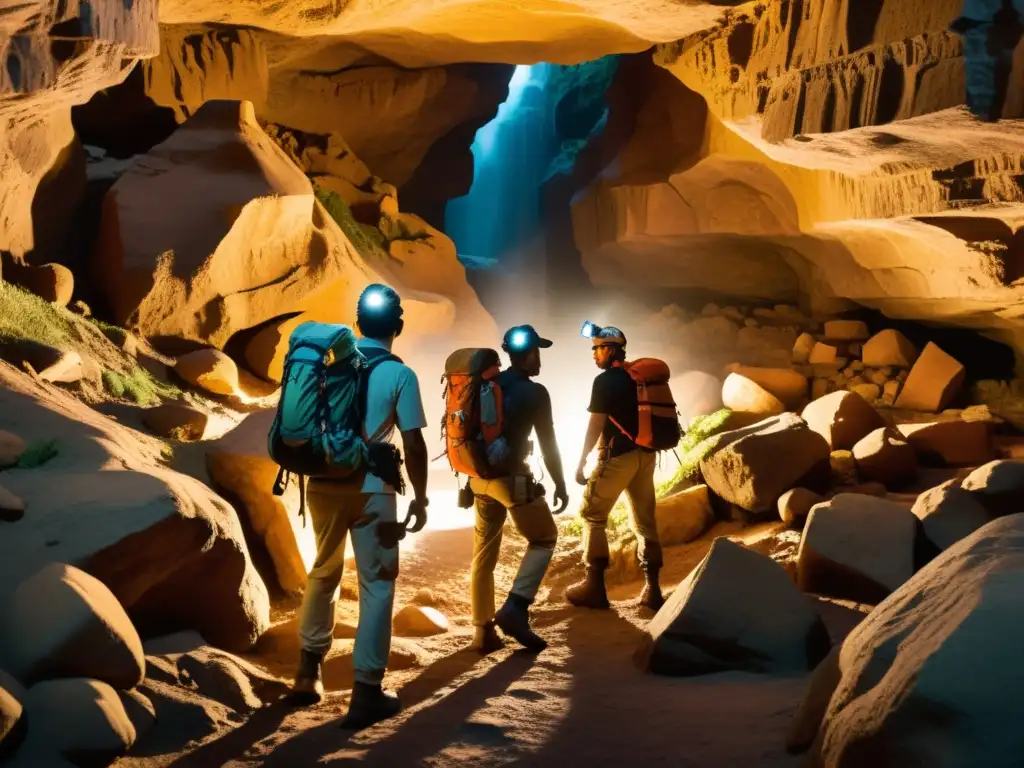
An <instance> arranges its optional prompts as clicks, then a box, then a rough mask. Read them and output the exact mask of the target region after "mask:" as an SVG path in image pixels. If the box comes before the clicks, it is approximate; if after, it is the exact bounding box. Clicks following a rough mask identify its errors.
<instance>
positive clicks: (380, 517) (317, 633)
mask: <svg viewBox="0 0 1024 768" xmlns="http://www.w3.org/2000/svg"><path fill="white" fill-rule="evenodd" d="M306 504H307V506H308V513H309V516H310V519H311V521H312V523H313V533H314V535H315V536H316V561H315V562H314V563H313V569H312V570H311V571H310V572H309V582H308V583H307V585H306V592H305V594H304V595H303V597H302V610H301V612H300V614H299V637H300V639H301V640H302V648H303V649H304V650H307V651H312V652H313V653H317V654H324V653H326V652H327V651H328V650H330V648H331V644H332V643H333V641H334V619H335V608H336V606H337V603H338V588H339V587H340V586H341V575H342V572H343V571H344V569H345V540H346V539H347V538H348V534H349V533H350V532H351V534H352V549H353V551H354V552H355V558H356V571H357V573H358V575H359V625H358V627H357V628H356V642H355V648H354V649H353V657H352V667H353V669H354V671H355V679H356V680H358V681H359V682H361V683H370V684H377V683H380V682H381V680H383V679H384V669H385V667H386V666H387V663H388V654H389V652H390V650H391V612H392V610H393V608H394V604H395V579H396V578H397V576H398V547H397V546H394V547H390V548H386V547H383V546H381V543H380V541H379V539H378V535H377V534H378V527H379V525H380V523H388V522H390V523H393V522H395V521H396V520H397V517H398V504H397V501H396V499H395V496H394V494H388V493H362V491H361V486H360V485H356V484H349V483H331V482H317V481H315V480H314V481H312V482H310V484H309V487H308V489H307V494H306Z"/></svg>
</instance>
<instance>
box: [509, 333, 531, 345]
mask: <svg viewBox="0 0 1024 768" xmlns="http://www.w3.org/2000/svg"><path fill="white" fill-rule="evenodd" d="M529 341H530V335H529V334H528V333H527V332H526V331H516V332H515V333H513V334H512V338H511V339H509V346H511V347H513V348H514V349H522V348H523V347H525V346H526V345H527V344H528V343H529Z"/></svg>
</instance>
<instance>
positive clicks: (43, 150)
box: [0, 0, 159, 261]
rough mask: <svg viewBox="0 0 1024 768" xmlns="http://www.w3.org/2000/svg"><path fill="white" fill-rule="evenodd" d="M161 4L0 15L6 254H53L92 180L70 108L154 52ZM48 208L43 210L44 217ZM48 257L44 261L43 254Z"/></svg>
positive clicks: (44, 5) (63, 6) (30, 9)
mask: <svg viewBox="0 0 1024 768" xmlns="http://www.w3.org/2000/svg"><path fill="white" fill-rule="evenodd" d="M158 46H159V39H158V26H157V3H156V2H155V0H136V2H131V3H116V2H99V3H89V4H81V3H57V2H51V1H50V0H42V2H35V3H26V4H20V5H14V6H11V7H10V8H9V9H8V12H7V13H5V14H4V16H3V18H2V20H0V53H2V54H3V58H4V61H5V62H6V64H5V66H4V68H3V72H2V73H0V94H2V95H3V97H4V98H3V99H2V106H0V115H2V117H3V126H4V127H3V128H2V129H0V169H2V179H3V180H2V183H0V217H2V219H3V222H4V226H3V232H2V234H0V250H2V251H8V252H10V253H12V254H13V255H14V256H15V257H16V258H20V257H23V256H25V255H26V254H27V253H30V252H34V253H33V256H34V257H38V256H40V255H42V256H44V257H45V256H46V255H48V254H46V251H47V250H49V249H50V248H51V247H52V246H54V245H55V243H54V241H53V236H54V235H57V236H59V237H63V235H64V229H65V228H66V227H67V225H68V224H69V223H70V219H71V213H72V212H73V209H74V206H75V204H76V202H77V200H78V198H79V196H80V195H81V193H82V190H83V187H84V185H85V169H84V160H83V158H82V155H81V150H80V147H78V145H77V141H76V140H75V134H74V130H73V128H72V125H71V107H72V105H74V104H83V103H85V102H86V101H88V100H89V98H90V97H91V96H92V95H93V93H95V92H96V91H98V90H100V89H102V88H106V87H109V86H112V85H116V84H117V83H120V82H121V81H122V80H123V79H124V77H125V76H126V75H127V74H128V72H129V71H130V70H131V68H132V67H133V66H135V64H136V62H137V61H138V60H139V59H142V58H146V57H148V56H152V55H154V54H156V53H157V50H158ZM44 212H45V215H44ZM42 260H44V261H45V260H46V259H45V258H43V259H42Z"/></svg>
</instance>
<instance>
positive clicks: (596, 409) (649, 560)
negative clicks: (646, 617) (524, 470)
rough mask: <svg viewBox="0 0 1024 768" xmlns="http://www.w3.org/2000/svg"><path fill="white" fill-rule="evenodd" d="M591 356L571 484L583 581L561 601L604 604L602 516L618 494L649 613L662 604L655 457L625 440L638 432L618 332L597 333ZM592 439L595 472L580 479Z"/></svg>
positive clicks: (605, 543)
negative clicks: (579, 496) (585, 413)
mask: <svg viewBox="0 0 1024 768" xmlns="http://www.w3.org/2000/svg"><path fill="white" fill-rule="evenodd" d="M593 352H594V363H595V364H596V365H597V367H598V368H600V369H601V371H602V372H601V373H600V374H598V376H597V378H595V379H594V386H593V389H592V391H591V395H590V406H589V408H588V410H589V411H590V424H589V425H588V426H587V435H586V437H585V438H584V441H583V452H582V454H581V455H580V463H579V465H578V466H577V469H576V482H578V483H579V484H580V485H585V486H586V487H587V488H586V491H585V492H584V494H583V508H582V509H581V510H580V516H581V517H582V518H583V522H584V529H583V551H584V560H585V562H586V565H587V577H586V579H584V580H583V581H582V582H580V583H579V584H575V585H573V586H571V587H569V589H567V590H566V593H565V597H566V599H567V600H568V601H569V602H570V603H572V604H573V605H576V606H580V607H583V608H598V609H605V608H608V607H610V606H609V603H608V594H607V592H606V591H605V584H604V572H605V570H607V568H608V562H609V553H608V537H607V534H606V528H607V526H608V516H609V515H610V514H611V511H612V509H613V508H614V507H615V504H616V503H617V502H618V500H619V497H620V496H621V495H622V493H623V492H625V493H626V496H627V497H628V498H629V502H630V509H631V511H632V515H633V524H634V527H635V529H636V531H637V534H638V537H637V538H638V547H637V557H638V558H639V559H640V565H641V566H642V567H643V569H644V575H645V576H646V580H647V583H646V585H645V586H644V591H643V594H642V595H641V596H640V604H641V605H643V606H646V607H647V608H650V609H652V610H655V611H656V610H658V609H659V608H660V607H661V606H662V605H663V604H664V602H665V601H664V598H663V597H662V594H661V586H660V584H659V581H658V574H659V572H660V571H661V563H662V556H661V543H660V541H659V539H658V526H657V522H656V519H655V507H656V505H657V500H656V497H655V491H654V469H655V465H656V463H657V454H656V453H655V452H654V451H652V450H649V449H647V448H641V447H640V446H638V445H637V444H636V443H635V442H634V440H633V437H632V436H633V435H636V434H637V432H638V431H639V421H640V410H639V406H638V404H637V389H636V382H635V381H633V378H632V377H631V376H630V375H629V373H628V372H627V371H626V369H625V368H624V367H623V363H624V362H625V360H626V337H625V335H624V334H623V333H622V331H620V330H619V329H618V328H612V327H607V328H601V329H600V330H599V331H598V333H597V335H596V336H595V337H594V339H593ZM599 441H600V449H599V454H598V463H597V467H596V468H595V469H594V472H593V473H592V474H591V476H590V478H589V479H588V478H587V477H586V476H585V475H584V471H583V468H584V465H585V464H586V463H587V457H588V456H589V455H590V452H591V451H592V450H593V449H594V447H595V446H596V445H598V442H599Z"/></svg>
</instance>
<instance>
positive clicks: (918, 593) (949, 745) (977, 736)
mask: <svg viewBox="0 0 1024 768" xmlns="http://www.w3.org/2000/svg"><path fill="white" fill-rule="evenodd" d="M1022 552H1024V515H1011V516H1009V517H1005V518H1002V519H999V520H996V521H994V522H991V523H989V524H988V525H986V526H985V527H984V528H982V529H980V530H978V531H976V532H975V533H974V534H973V535H971V536H970V537H968V538H966V539H964V540H963V541H961V542H959V543H958V544H956V545H955V546H953V547H951V548H950V549H948V550H946V551H945V552H944V553H943V554H942V555H940V556H939V557H938V558H936V559H935V560H934V561H932V562H931V563H930V564H929V565H928V566H926V567H925V568H923V569H922V570H921V571H919V572H918V573H917V574H916V575H915V576H914V577H913V578H912V579H911V580H910V581H908V582H907V583H906V584H904V585H903V586H902V587H901V588H900V589H899V590H898V591H897V592H896V593H895V594H893V595H892V596H891V597H890V598H889V599H888V600H886V601H885V603H884V604H883V605H881V606H879V607H878V608H876V609H875V610H874V611H873V612H872V613H870V614H869V615H868V616H867V618H866V619H865V620H864V621H863V622H861V623H860V624H859V625H858V626H857V627H856V628H855V629H854V630H853V631H852V632H851V633H850V634H849V636H848V637H847V638H846V640H845V642H844V643H843V646H842V650H841V651H840V654H839V660H838V661H839V672H840V674H839V676H838V680H837V681H836V683H835V687H834V693H833V695H832V696H831V699H830V701H829V703H828V706H827V708H826V709H825V712H824V717H823V719H822V721H821V727H820V731H819V733H818V737H817V739H816V741H815V743H814V746H813V747H812V749H811V760H812V762H813V763H814V764H816V765H834V766H854V765H858V764H861V763H862V762H863V757H862V756H863V755H872V756H873V757H872V758H871V761H872V764H873V765H876V766H878V767H879V768H896V767H897V766H905V765H906V757H905V756H906V755H913V760H915V761H920V764H922V765H928V766H936V768H952V767H953V766H959V765H1011V764H1013V762H1014V761H1016V760H1017V759H1018V757H1017V756H1018V755H1019V754H1020V752H1021V750H1022V749H1024V735H1022V733H1021V730H1020V728H1018V727H1016V723H1015V721H1014V719H1013V718H1012V717H1011V716H1010V714H1009V713H1011V712H1014V711H1016V710H1017V709H1018V708H1019V707H1021V706H1024V699H1022V697H1024V691H1022V689H1021V686H1020V685H1019V676H1018V675H1017V674H1015V673H1014V672H1013V670H1015V669H1016V664H1017V663H1018V661H1017V649H1016V645H1015V643H1014V642H1013V638H1016V637H1018V636H1019V635H1020V632H1021V631H1022V627H1021V620H1022V619H1021V615H1020V612H1019V611H1018V610H1017V608H1016V605H1017V599H1018V594H1019V589H1020V587H1019V584H1018V582H1019V580H1020V578H1021V576H1020V574H1021V573H1022V572H1024V569H1022V562H1021V558H1022ZM964 658H970V659H971V660H972V661H971V663H970V664H967V665H965V664H963V663H962V660H963V659H964ZM879 681H883V682H882V683H881V684H879ZM817 695H818V697H819V698H820V697H821V694H820V693H819V694H817ZM988 702H999V705H998V706H997V707H995V708H993V707H992V706H989V705H988V704H987V703H988ZM935 712H942V713H943V716H942V718H940V719H939V720H936V719H935V717H934V713H935Z"/></svg>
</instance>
